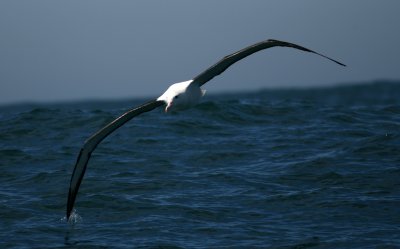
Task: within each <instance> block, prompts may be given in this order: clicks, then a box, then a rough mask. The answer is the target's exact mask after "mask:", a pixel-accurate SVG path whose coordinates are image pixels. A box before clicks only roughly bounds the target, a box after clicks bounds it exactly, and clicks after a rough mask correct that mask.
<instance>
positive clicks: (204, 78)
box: [66, 39, 345, 221]
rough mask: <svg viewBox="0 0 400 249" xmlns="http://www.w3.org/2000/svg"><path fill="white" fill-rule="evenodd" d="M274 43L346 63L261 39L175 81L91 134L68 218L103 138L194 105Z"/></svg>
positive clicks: (82, 153)
mask: <svg viewBox="0 0 400 249" xmlns="http://www.w3.org/2000/svg"><path fill="white" fill-rule="evenodd" d="M272 47H289V48H295V49H299V50H302V51H305V52H310V53H313V54H316V55H319V56H322V57H324V58H326V59H328V60H330V61H332V62H335V63H337V64H339V65H341V66H345V65H344V64H343V63H341V62H339V61H337V60H334V59H332V58H329V57H328V56H325V55H323V54H320V53H317V52H315V51H313V50H311V49H308V48H305V47H302V46H299V45H296V44H294V43H289V42H285V41H279V40H274V39H268V40H265V41H261V42H258V43H256V44H253V45H251V46H248V47H245V48H243V49H241V50H239V51H237V52H234V53H232V54H230V55H227V56H225V57H223V58H222V59H221V60H219V61H218V62H217V63H216V64H214V65H212V66H211V67H209V68H208V69H206V70H205V71H204V72H202V73H200V74H199V75H197V76H196V77H194V78H193V79H191V80H188V81H184V82H179V83H175V84H172V85H171V86H170V87H169V88H168V89H167V90H166V91H165V92H164V93H163V94H162V95H161V96H160V97H158V98H157V99H153V100H151V101H149V102H146V103H144V104H142V105H140V106H138V107H136V108H133V109H131V110H129V111H127V112H125V113H124V114H122V115H121V116H119V117H118V118H116V119H115V120H114V121H112V122H110V123H109V124H107V125H106V126H105V127H103V128H102V129H100V130H99V131H97V132H96V133H94V134H93V135H92V136H91V137H89V138H88V139H87V140H86V141H85V143H84V144H83V146H82V148H81V150H80V152H79V155H78V158H77V160H76V163H75V167H74V170H73V173H72V176H71V181H70V186H69V192H68V202H67V217H66V218H67V221H69V220H70V217H71V214H72V210H73V207H74V203H75V199H76V196H77V194H78V190H79V186H80V185H81V182H82V179H83V176H84V174H85V171H86V167H87V164H88V162H89V159H90V156H91V154H92V152H93V151H94V150H95V149H96V147H97V146H98V145H99V143H100V142H101V141H103V140H104V139H105V138H106V137H107V136H108V135H110V134H111V133H112V132H114V131H115V130H116V129H118V128H119V127H121V126H122V125H124V124H125V123H126V122H128V121H129V120H131V119H132V118H134V117H136V116H139V115H140V114H142V113H145V112H149V111H151V110H154V109H155V108H158V107H161V106H165V112H170V111H172V110H181V109H186V108H190V107H191V106H194V105H196V104H197V103H198V102H199V101H200V99H201V97H203V95H204V94H205V90H203V89H201V86H203V85H204V84H205V83H207V82H208V81H210V80H211V79H213V78H214V77H215V76H217V75H220V74H221V73H223V72H224V71H225V70H226V69H228V68H229V67H230V66H231V65H232V64H234V63H236V62H238V61H240V60H241V59H243V58H245V57H247V56H249V55H251V54H254V53H256V52H258V51H260V50H264V49H268V48H272Z"/></svg>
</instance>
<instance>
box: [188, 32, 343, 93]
mask: <svg viewBox="0 0 400 249" xmlns="http://www.w3.org/2000/svg"><path fill="white" fill-rule="evenodd" d="M276 46H278V47H290V48H296V49H300V50H302V51H306V52H310V53H314V54H317V55H320V56H322V57H324V58H326V59H328V60H331V61H333V62H335V63H337V64H339V65H341V66H346V65H344V64H343V63H340V62H339V61H337V60H334V59H332V58H329V57H328V56H325V55H323V54H320V53H317V52H315V51H312V50H311V49H308V48H305V47H302V46H299V45H296V44H293V43H289V42H284V41H278V40H273V39H269V40H265V41H262V42H259V43H256V44H254V45H251V46H249V47H246V48H244V49H242V50H239V51H237V52H235V53H233V54H230V55H227V56H225V57H224V58H222V59H221V60H220V61H218V62H217V63H216V64H214V65H213V66H211V67H210V68H208V69H207V70H206V71H204V72H202V73H201V74H199V75H197V76H196V77H195V78H194V79H193V82H192V84H199V86H202V85H204V84H205V83H207V82H208V81H210V80H211V79H212V78H214V77H215V76H217V75H220V74H221V73H222V72H224V71H225V70H226V69H227V68H228V67H230V66H231V65H232V64H234V63H235V62H237V61H239V60H241V59H243V58H245V57H247V56H249V55H251V54H254V53H255V52H258V51H260V50H263V49H267V48H272V47H276Z"/></svg>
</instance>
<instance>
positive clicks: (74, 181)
mask: <svg viewBox="0 0 400 249" xmlns="http://www.w3.org/2000/svg"><path fill="white" fill-rule="evenodd" d="M162 105H164V101H158V100H152V101H149V102H147V103H145V104H143V105H141V106H139V107H136V108H134V109H131V110H129V111H127V112H125V113H124V114H122V115H121V116H119V117H118V118H116V119H115V120H114V121H112V122H111V123H109V124H108V125H106V126H105V127H104V128H102V129H101V130H99V131H98V132H96V133H95V134H94V135H92V136H91V137H90V138H89V139H87V140H86V141H85V143H84V145H83V147H82V148H81V150H80V152H79V156H78V158H77V160H76V163H75V167H74V171H73V173H72V176H71V182H70V186H69V192H68V202H67V219H69V217H70V215H71V212H72V209H73V207H74V203H75V199H76V195H77V194H78V190H79V186H80V185H81V182H82V179H83V176H84V174H85V171H86V166H87V164H88V162H89V159H90V155H91V154H92V152H93V151H94V150H95V149H96V147H97V145H98V144H99V143H100V142H101V141H103V139H105V138H106V137H107V136H108V135H110V134H111V133H112V132H113V131H115V130H116V129H118V128H119V127H121V126H122V125H124V124H125V123H126V122H128V121H129V120H131V119H132V118H134V117H136V116H138V115H140V114H142V113H144V112H149V111H151V110H153V109H155V108H157V107H159V106H162Z"/></svg>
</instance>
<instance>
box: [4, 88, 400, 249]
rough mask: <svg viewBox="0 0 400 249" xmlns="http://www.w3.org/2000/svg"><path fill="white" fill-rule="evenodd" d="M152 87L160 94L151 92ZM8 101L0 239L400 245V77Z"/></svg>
mask: <svg viewBox="0 0 400 249" xmlns="http://www.w3.org/2000/svg"><path fill="white" fill-rule="evenodd" d="M154 97H157V96H154ZM145 101H147V99H136V100H135V99H133V100H124V101H114V102H112V101H108V102H101V101H96V102H79V103H54V104H19V105H8V106H2V107H0V248H169V249H173V248H278V249H305V248H313V249H314V248H315V249H319V248H324V249H325V248H367V249H368V248H376V249H394V248H400V83H396V82H376V83H366V84H359V85H347V86H337V87H327V88H311V89H297V90H290V89H288V90H263V91H257V92H247V93H238V94H233V93H232V94H220V95H208V96H207V95H206V96H205V98H204V100H203V102H202V103H201V104H199V105H198V106H196V107H194V108H192V109H190V110H186V111H182V112H176V113H172V114H165V113H164V112H163V110H162V109H161V108H160V109H157V110H154V111H152V112H149V113H145V114H143V115H141V116H139V117H137V118H134V119H133V120H131V121H130V122H129V123H127V124H126V125H125V126H123V127H122V128H120V129H119V130H117V131H116V132H115V133H113V134H112V135H111V136H109V137H108V138H107V139H106V140H104V141H103V142H102V143H101V144H100V145H99V147H98V148H97V149H96V150H95V152H94V153H93V154H92V158H91V160H90V162H89V165H88V169H87V172H86V175H85V177H84V180H83V182H82V186H81V188H80V191H79V194H78V197H77V201H76V203H75V204H76V205H75V208H76V213H75V215H74V222H73V224H72V223H67V221H66V219H65V209H66V201H67V194H68V187H69V181H70V177H71V173H72V170H73V167H74V164H75V161H76V157H77V156H78V153H79V150H80V147H81V146H82V145H83V142H84V141H85V140H86V139H87V138H88V137H89V136H90V135H91V134H93V133H94V132H96V131H97V130H98V129H99V128H101V127H103V126H104V125H106V124H107V123H108V122H110V121H112V120H113V119H114V118H115V117H117V116H119V115H120V114H122V113H123V112H125V111H127V110H128V109H130V108H132V107H135V106H137V105H139V104H142V103H143V102H145Z"/></svg>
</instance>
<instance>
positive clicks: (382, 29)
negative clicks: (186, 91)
mask: <svg viewBox="0 0 400 249" xmlns="http://www.w3.org/2000/svg"><path fill="white" fill-rule="evenodd" d="M399 10H400V1H397V0H385V1H373V0H352V1H349V0H335V1H320V0H302V1H295V0H291V1H289V0H276V1H265V0H259V1H257V0H251V1H237V0H218V1H215V0H203V1H187V0H180V1H175V0H174V1H171V0H170V1H162V0H159V1H100V0H86V1H77V0H75V1H74V0H72V1H52V0H49V1H42V0H40V1H19V0H2V1H0V104H4V103H13V102H20V101H64V100H84V99H99V98H101V99H117V98H129V97H158V96H159V95H160V94H162V92H163V91H164V90H165V89H166V88H167V87H168V86H169V85H170V84H171V83H174V82H179V81H184V80H188V79H190V78H192V77H194V76H195V75H197V74H198V73H200V72H202V71H203V70H205V69H206V68H207V67H209V66H211V65H212V64H214V63H215V62H217V61H218V60H219V59H220V58H221V57H223V56H225V55H227V54H229V53H231V52H234V51H236V50H238V49H241V48H243V47H245V46H248V45H250V44H252V43H255V42H258V41H261V40H264V39H268V38H275V39H281V40H286V41H290V42H295V43H298V44H300V45H303V46H305V47H308V48H310V49H313V50H316V51H318V52H321V53H323V54H326V55H328V56H330V57H332V58H334V59H337V60H340V61H342V62H343V63H345V64H347V65H348V67H347V68H342V67H340V66H337V65H336V64H334V63H331V62H329V61H328V60H324V59H322V58H320V57H318V56H314V55H312V54H307V53H303V52H300V51H296V50H293V49H285V48H274V49H270V50H266V51H263V52H260V53H257V54H255V55H253V56H251V57H249V58H246V59H245V60H243V61H241V62H239V63H237V64H235V65H234V66H232V67H231V68H230V69H229V70H228V71H226V72H225V73H224V74H223V75H221V76H220V77H218V78H215V79H214V80H213V81H212V82H209V83H208V84H206V85H205V88H206V89H207V90H208V91H209V92H214V93H216V92H224V91H237V90H243V89H245V90H256V89H260V88H272V87H291V86H315V85H318V86H320V85H332V84H336V83H353V82H355V83H358V82H363V81H373V80H377V79H400V62H399V58H400V49H399V48H398V46H399V44H400V32H399V27H398V26H399V24H400V15H399V14H398V13H399Z"/></svg>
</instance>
